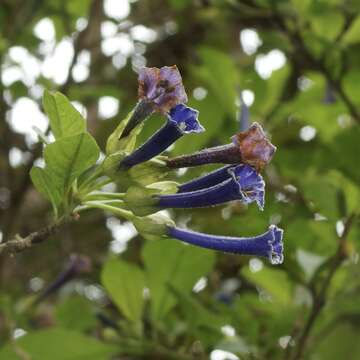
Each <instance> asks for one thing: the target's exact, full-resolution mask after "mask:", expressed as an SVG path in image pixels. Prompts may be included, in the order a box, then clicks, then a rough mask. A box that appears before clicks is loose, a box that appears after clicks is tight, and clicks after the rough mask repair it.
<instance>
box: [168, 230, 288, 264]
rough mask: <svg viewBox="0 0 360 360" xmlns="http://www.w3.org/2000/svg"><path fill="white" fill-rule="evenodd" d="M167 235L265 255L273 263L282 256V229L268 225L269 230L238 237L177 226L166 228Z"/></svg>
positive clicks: (194, 242)
mask: <svg viewBox="0 0 360 360" xmlns="http://www.w3.org/2000/svg"><path fill="white" fill-rule="evenodd" d="M167 229H168V235H169V236H170V237H173V238H175V239H178V240H181V241H183V242H186V243H189V244H192V245H196V246H200V247H203V248H207V249H212V250H218V251H223V252H226V253H233V254H241V255H255V256H262V257H266V258H268V259H269V260H270V262H271V263H272V264H274V265H278V264H281V263H282V262H283V260H284V256H283V242H282V238H283V230H282V229H279V228H278V227H277V226H276V225H270V227H269V230H268V231H267V232H266V233H264V234H262V235H259V236H255V237H248V238H245V237H243V238H238V237H229V236H216V235H208V234H202V233H198V232H194V231H190V230H183V229H179V228H177V227H171V226H169V227H168V228H167Z"/></svg>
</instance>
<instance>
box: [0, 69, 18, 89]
mask: <svg viewBox="0 0 360 360" xmlns="http://www.w3.org/2000/svg"><path fill="white" fill-rule="evenodd" d="M22 78H23V72H22V71H21V68H20V67H19V66H10V67H7V68H5V69H3V70H2V73H1V81H2V83H3V84H4V85H5V86H10V85H11V84H12V83H14V82H15V81H18V80H21V79H22Z"/></svg>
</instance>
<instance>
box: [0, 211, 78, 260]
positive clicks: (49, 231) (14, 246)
mask: <svg viewBox="0 0 360 360" xmlns="http://www.w3.org/2000/svg"><path fill="white" fill-rule="evenodd" d="M71 219H73V218H70V217H68V218H63V219H62V220H60V221H58V222H56V223H54V224H51V225H48V226H46V227H44V228H42V229H40V230H38V231H35V232H33V233H31V234H29V235H27V236H25V237H21V236H19V235H16V236H15V238H13V239H11V240H9V241H7V242H6V243H3V244H0V254H14V253H18V252H22V251H24V250H26V249H28V248H30V247H32V246H33V245H35V244H38V243H41V242H43V241H45V240H47V239H48V238H49V237H51V236H52V235H55V234H56V233H57V232H58V231H59V230H60V228H61V227H62V226H63V225H64V224H66V223H68V222H70V221H71Z"/></svg>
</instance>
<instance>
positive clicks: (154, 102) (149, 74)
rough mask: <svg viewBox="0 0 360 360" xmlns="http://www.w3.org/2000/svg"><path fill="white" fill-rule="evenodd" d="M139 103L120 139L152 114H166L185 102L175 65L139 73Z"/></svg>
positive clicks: (185, 98)
mask: <svg viewBox="0 0 360 360" xmlns="http://www.w3.org/2000/svg"><path fill="white" fill-rule="evenodd" d="M138 81H139V89H138V96H139V102H138V103H137V105H136V107H135V109H134V112H133V114H132V116H131V118H130V120H129V122H128V123H127V125H126V127H125V129H124V131H123V133H122V134H121V138H123V137H125V136H128V135H129V134H130V132H131V130H132V129H134V128H135V127H136V126H137V125H139V124H140V123H141V122H143V121H144V120H145V119H146V118H147V117H148V116H149V115H151V114H152V113H153V112H158V113H161V114H166V113H167V112H168V111H169V110H170V109H172V108H173V107H174V106H176V105H178V104H180V103H186V102H187V95H186V92H185V89H184V86H183V84H182V79H181V75H180V72H179V70H178V68H177V67H176V65H173V66H164V67H162V68H161V69H159V68H155V67H153V68H148V67H144V68H142V69H141V70H140V72H139V79H138Z"/></svg>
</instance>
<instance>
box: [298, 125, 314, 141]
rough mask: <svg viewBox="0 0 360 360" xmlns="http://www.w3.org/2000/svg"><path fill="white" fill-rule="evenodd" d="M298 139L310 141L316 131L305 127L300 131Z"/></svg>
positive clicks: (311, 127)
mask: <svg viewBox="0 0 360 360" xmlns="http://www.w3.org/2000/svg"><path fill="white" fill-rule="evenodd" d="M299 136H300V139H301V140H303V141H310V140H312V139H313V138H314V137H315V136H316V129H315V128H314V127H313V126H310V125H306V126H304V127H302V128H301V129H300V134H299Z"/></svg>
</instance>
